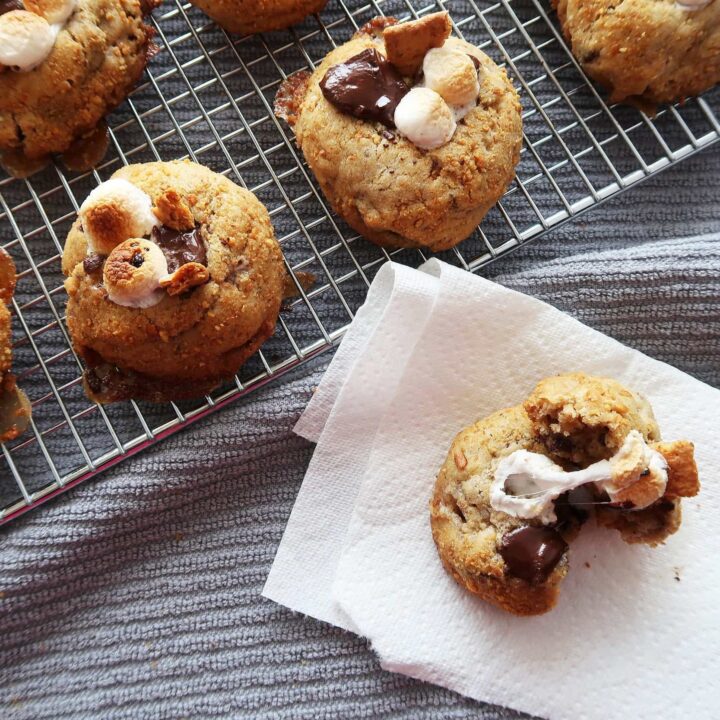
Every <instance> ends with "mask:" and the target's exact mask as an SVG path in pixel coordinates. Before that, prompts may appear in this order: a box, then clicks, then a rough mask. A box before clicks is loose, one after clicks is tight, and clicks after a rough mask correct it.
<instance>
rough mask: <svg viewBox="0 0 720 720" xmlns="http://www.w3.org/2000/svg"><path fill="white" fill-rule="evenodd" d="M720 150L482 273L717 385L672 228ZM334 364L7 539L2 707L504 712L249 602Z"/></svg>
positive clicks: (702, 301) (25, 712)
mask: <svg viewBox="0 0 720 720" xmlns="http://www.w3.org/2000/svg"><path fill="white" fill-rule="evenodd" d="M718 150H719V149H715V150H712V151H710V152H707V153H705V154H703V155H701V156H699V157H697V158H695V159H691V160H689V161H687V162H686V163H684V164H681V165H680V166H678V167H677V168H674V169H672V170H670V171H668V172H667V173H665V174H663V175H661V176H659V177H658V178H656V179H654V180H653V181H650V182H648V183H647V184H645V185H643V186H641V187H638V188H636V189H635V190H634V191H633V192H632V193H629V194H626V195H625V196H623V197H621V198H619V199H617V200H616V201H613V202H611V203H609V204H608V205H606V206H605V208H604V209H602V210H598V211H597V212H594V213H592V214H589V215H587V216H585V217H584V218H583V219H582V220H581V221H580V222H577V223H575V224H573V225H568V226H566V227H564V228H562V229H560V230H559V231H558V232H557V233H555V234H554V236H553V237H552V238H550V239H546V240H544V241H542V242H540V243H536V244H533V245H530V246H527V247H525V248H523V249H521V250H520V251H519V252H517V253H515V254H514V255H512V256H511V257H509V258H507V259H505V260H503V261H501V262H498V263H497V264H495V265H494V266H492V267H491V268H489V269H488V271H487V272H486V273H485V274H486V275H487V276H489V277H491V278H493V279H495V280H497V281H499V282H502V283H504V284H506V285H508V286H510V287H513V288H516V289H519V290H522V291H524V292H528V293H530V294H532V295H535V296H537V297H539V298H542V299H543V300H546V301H548V302H551V303H553V304H554V305H556V306H558V307H560V308H562V309H563V310H566V311H567V312H569V313H570V314H572V315H574V316H575V317H577V318H579V319H581V320H582V321H583V322H585V323H587V324H589V325H591V326H592V327H595V328H597V329H599V330H602V331H604V332H607V333H609V334H611V335H613V336H614V337H616V338H618V339H620V340H622V341H623V342H625V343H627V344H628V345H631V346H633V347H636V348H638V349H640V350H643V351H645V352H647V353H649V354H650V355H653V356H654V357H657V358H660V359H662V360H665V361H667V362H670V363H672V364H674V365H676V366H677V367H679V368H681V369H683V370H685V371H687V372H689V373H691V374H693V375H695V376H696V377H698V378H700V379H702V380H704V381H706V382H708V383H711V384H713V385H715V386H720V367H719V366H718V361H717V358H718V357H719V356H720V284H719V281H718V274H719V272H720V236H716V237H714V238H712V237H705V238H691V239H679V240H678V239H672V238H673V236H678V235H682V234H686V233H689V234H694V233H705V232H709V231H713V230H715V231H718V230H720V227H719V224H718V213H719V211H720V204H719V203H718V198H719V197H720V172H718V171H717V168H718V160H720V152H719V151H718ZM700 178H702V180H703V182H702V184H699V183H698V180H699V179H700ZM699 187H700V189H698V188H699ZM328 360H329V357H327V356H325V357H323V356H321V357H320V358H318V359H317V360H315V361H314V362H313V363H311V364H310V365H308V366H305V367H303V368H300V369H298V370H297V371H295V372H293V373H292V374H291V375H290V376H287V377H286V378H284V379H282V380H281V381H279V382H276V383H274V384H272V385H271V386H268V387H267V388H265V389H263V390H261V391H260V392H258V393H257V394H255V395H253V396H251V397H250V398H248V399H247V400H246V401H244V402H241V403H239V404H237V405H235V406H234V407H231V408H228V409H226V410H224V411H222V412H220V413H218V414H216V415H214V416H213V417H210V418H208V419H207V420H205V421H204V422H202V423H201V424H199V425H197V426H195V427H193V428H192V429H191V430H190V431H187V432H184V433H182V434H180V435H178V436H175V437H173V438H170V439H169V440H167V441H165V442H163V443H162V444H161V445H160V446H158V447H156V448H154V449H151V450H149V451H148V452H146V453H144V454H143V455H142V456H139V457H137V458H134V459H132V460H129V461H127V462H125V463H124V464H123V465H121V466H119V467H117V468H116V469H114V470H112V471H110V472H108V473H106V474H105V475H104V476H102V477H101V478H99V479H98V480H96V481H94V482H91V483H88V484H86V485H84V486H80V487H78V488H76V489H75V490H73V491H71V492H70V493H69V494H67V495H66V496H64V497H61V498H60V499H58V500H56V501H53V502H52V503H51V504H50V505H48V506H46V507H45V508H43V509H41V510H39V511H36V512H34V513H33V514H31V515H30V516H27V517H25V518H22V519H21V520H19V521H17V522H15V523H14V524H12V525H11V526H9V527H8V528H7V529H4V530H3V531H2V534H1V535H0V539H1V542H2V547H1V549H0V567H2V580H1V584H0V589H1V591H2V595H1V596H0V597H1V598H2V599H1V600H0V608H1V614H0V638H2V641H1V645H2V647H1V649H0V687H1V688H2V697H1V698H0V708H2V715H3V716H5V717H11V718H23V719H27V720H30V719H33V720H35V719H39V718H180V717H193V718H195V717H198V718H199V717H203V718H204V717H248V718H305V717H308V718H309V717H313V718H326V717H327V718H337V717H342V718H369V717H379V716H383V715H384V716H392V717H404V718H417V717H422V718H469V717H473V718H476V717H484V718H493V719H494V718H514V717H517V714H516V713H513V712H510V711H505V710H502V709H499V708H492V707H483V706H481V705H479V704H477V703H474V702H471V701H468V700H466V699H464V698H460V697H458V696H457V695H455V694H453V693H450V692H447V691H445V690H442V689H439V688H434V687H431V686H428V685H424V684H422V683H419V682H415V681H413V680H410V679H407V678H403V677H400V676H394V675H390V674H387V673H384V672H383V671H381V670H380V669H379V667H378V664H377V662H376V660H375V659H374V657H373V655H372V652H371V651H370V650H369V649H368V648H367V647H366V645H365V643H364V642H363V641H362V640H360V639H357V638H355V637H353V636H351V635H348V634H346V633H343V632H341V631H339V630H336V629H333V628H330V627H326V626H324V625H322V624H320V623H317V622H315V621H312V620H307V619H305V618H303V617H299V616H296V615H293V614H292V613H290V612H289V611H287V610H285V609H284V608H282V607H278V606H276V605H274V604H273V603H271V602H269V601H266V600H264V599H262V598H261V597H260V591H261V588H262V585H263V581H264V579H265V576H266V574H267V571H268V569H269V567H270V564H271V562H272V558H273V554H274V551H275V548H276V547H277V544H278V542H279V540H280V537H281V534H282V531H283V527H284V524H285V521H286V519H287V517H288V515H289V513H290V509H291V507H292V503H293V499H294V497H295V494H296V492H297V489H298V487H299V484H300V482H301V480H302V476H303V473H304V470H305V467H306V465H307V463H308V460H309V458H310V455H311V453H312V447H311V446H310V445H308V444H307V443H306V442H305V441H303V440H301V439H299V438H297V437H295V436H293V435H292V433H291V432H290V429H291V427H292V425H293V423H294V422H295V420H296V418H297V417H298V415H299V413H300V412H301V411H302V409H303V407H304V405H305V403H306V402H307V399H308V397H309V395H310V393H311V391H312V387H313V386H314V385H315V384H316V383H317V382H318V379H319V377H320V375H321V373H322V371H323V368H324V367H325V366H326V364H327V362H328ZM520 360H521V359H519V361H520ZM473 381H477V379H473ZM318 531H321V529H319V530H318Z"/></svg>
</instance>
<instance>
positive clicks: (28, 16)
mask: <svg viewBox="0 0 720 720" xmlns="http://www.w3.org/2000/svg"><path fill="white" fill-rule="evenodd" d="M55 36H56V32H55V31H54V30H53V28H52V27H50V24H49V23H48V22H47V20H45V19H44V18H42V17H40V16H39V15H35V14H34V13H31V12H27V11H26V10H12V11H11V12H9V13H5V14H4V15H0V65H5V66H6V67H11V68H17V69H18V70H21V71H23V72H27V71H29V70H32V69H33V68H36V67H37V66H38V65H40V63H41V62H43V60H45V58H46V57H47V56H48V55H49V54H50V52H51V51H52V49H53V46H54V45H55Z"/></svg>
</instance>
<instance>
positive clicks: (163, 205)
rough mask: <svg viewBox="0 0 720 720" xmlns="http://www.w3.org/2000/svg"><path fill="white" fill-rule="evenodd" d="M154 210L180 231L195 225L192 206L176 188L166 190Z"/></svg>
mask: <svg viewBox="0 0 720 720" xmlns="http://www.w3.org/2000/svg"><path fill="white" fill-rule="evenodd" d="M153 212H154V213H155V216H156V217H157V219H158V220H159V221H160V222H161V223H162V224H163V225H167V226H168V227H170V228H172V229H173V230H178V231H180V232H182V231H184V230H192V229H193V228H194V227H195V218H194V217H193V214H192V210H191V209H190V206H189V205H188V204H187V203H186V202H185V200H184V199H183V198H182V197H180V194H179V193H177V192H176V191H175V190H166V191H165V192H164V193H163V194H162V195H161V196H160V197H159V198H158V199H157V200H156V201H155V207H154V208H153Z"/></svg>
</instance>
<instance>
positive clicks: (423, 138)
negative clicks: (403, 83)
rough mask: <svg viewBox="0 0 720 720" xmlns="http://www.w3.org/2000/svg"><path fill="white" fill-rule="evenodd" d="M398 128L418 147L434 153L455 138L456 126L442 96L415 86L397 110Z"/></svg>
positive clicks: (396, 124)
mask: <svg viewBox="0 0 720 720" xmlns="http://www.w3.org/2000/svg"><path fill="white" fill-rule="evenodd" d="M395 127H396V128H397V129H398V132H400V133H401V134H402V135H404V136H405V137H406V138H407V139H408V140H410V142H411V143H413V144H414V145H417V147H419V148H422V149H423V150H434V149H435V148H439V147H440V146H442V145H444V144H445V143H446V142H448V141H449V140H450V139H451V138H452V136H453V134H454V133H455V128H456V127H457V124H456V123H455V118H454V117H453V114H452V111H451V110H450V108H449V107H448V104H447V103H446V102H445V101H444V100H443V99H442V98H441V97H440V95H438V94H437V93H436V92H435V91H434V90H430V88H424V87H414V88H413V89H412V90H410V92H409V93H407V95H405V97H403V99H402V100H401V101H400V102H399V103H398V106H397V108H395Z"/></svg>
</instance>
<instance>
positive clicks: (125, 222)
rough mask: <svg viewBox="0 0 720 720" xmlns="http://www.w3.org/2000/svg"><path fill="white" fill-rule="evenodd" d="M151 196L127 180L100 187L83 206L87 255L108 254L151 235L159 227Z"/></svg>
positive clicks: (116, 179)
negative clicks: (127, 242) (128, 240)
mask: <svg viewBox="0 0 720 720" xmlns="http://www.w3.org/2000/svg"><path fill="white" fill-rule="evenodd" d="M152 207H153V203H152V199H151V198H150V196H149V195H148V194H147V193H145V192H143V191H142V190H141V189H140V188H139V187H136V186H135V185H133V184H132V183H130V182H128V181H127V180H123V179H121V178H113V179H111V180H107V181H105V182H104V183H101V184H100V185H98V186H97V187H96V188H95V189H94V190H93V191H92V192H91V193H90V195H88V196H87V198H86V199H85V202H84V203H83V204H82V205H81V207H80V221H81V222H82V226H83V230H84V231H85V237H86V238H87V243H88V253H93V252H96V253H100V254H102V255H108V254H109V253H110V252H111V251H112V249H113V248H114V247H115V246H117V245H119V244H120V243H121V242H123V241H124V240H127V239H128V238H141V237H145V236H147V235H149V234H150V233H151V231H152V229H153V228H154V227H156V226H158V225H160V221H159V220H158V219H157V217H156V216H155V213H154V212H153V209H152Z"/></svg>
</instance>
